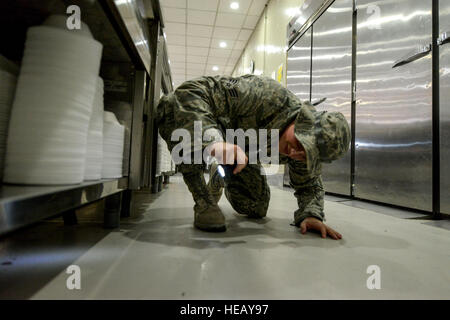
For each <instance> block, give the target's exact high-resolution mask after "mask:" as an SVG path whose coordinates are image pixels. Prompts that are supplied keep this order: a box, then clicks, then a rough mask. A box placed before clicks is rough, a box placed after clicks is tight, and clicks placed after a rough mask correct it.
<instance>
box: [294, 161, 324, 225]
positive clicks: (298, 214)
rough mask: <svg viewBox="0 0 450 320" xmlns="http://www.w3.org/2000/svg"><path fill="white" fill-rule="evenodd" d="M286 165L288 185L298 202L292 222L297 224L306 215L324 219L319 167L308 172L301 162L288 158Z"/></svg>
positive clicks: (306, 216) (322, 191)
mask: <svg viewBox="0 0 450 320" xmlns="http://www.w3.org/2000/svg"><path fill="white" fill-rule="evenodd" d="M288 165H289V177H290V185H291V187H292V188H293V189H294V190H295V193H294V195H295V197H296V198H297V203H298V209H297V210H296V211H295V212H294V224H295V225H296V226H299V225H300V223H301V222H302V221H303V220H304V219H305V218H308V217H314V218H317V219H319V220H320V221H324V220H325V214H324V212H323V198H324V194H325V192H324V190H323V185H322V177H321V175H320V167H319V168H317V171H316V172H314V173H310V172H308V171H307V169H306V164H305V163H303V162H300V161H296V160H292V159H290V160H289V162H288Z"/></svg>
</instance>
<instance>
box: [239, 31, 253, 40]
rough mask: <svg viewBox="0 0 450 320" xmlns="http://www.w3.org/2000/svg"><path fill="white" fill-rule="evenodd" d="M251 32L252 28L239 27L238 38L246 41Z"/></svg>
mask: <svg viewBox="0 0 450 320" xmlns="http://www.w3.org/2000/svg"><path fill="white" fill-rule="evenodd" d="M252 33H253V29H241V30H240V32H239V35H238V40H243V41H247V40H248V39H249V38H250V36H251V34H252Z"/></svg>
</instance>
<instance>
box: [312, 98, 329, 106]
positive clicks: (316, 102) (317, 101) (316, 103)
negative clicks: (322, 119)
mask: <svg viewBox="0 0 450 320" xmlns="http://www.w3.org/2000/svg"><path fill="white" fill-rule="evenodd" d="M325 100H327V98H322V99H319V100H314V101H311V104H312V105H313V106H318V105H319V104H321V103H322V102H324V101H325Z"/></svg>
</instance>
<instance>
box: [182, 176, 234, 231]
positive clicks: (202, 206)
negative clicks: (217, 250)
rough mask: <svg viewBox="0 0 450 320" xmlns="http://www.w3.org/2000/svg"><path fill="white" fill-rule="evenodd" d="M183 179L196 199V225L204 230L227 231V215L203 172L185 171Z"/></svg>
mask: <svg viewBox="0 0 450 320" xmlns="http://www.w3.org/2000/svg"><path fill="white" fill-rule="evenodd" d="M183 180H184V182H185V183H186V185H187V186H188V188H189V191H190V192H191V194H192V197H193V198H194V201H195V205H194V226H195V227H196V228H198V229H200V230H204V231H213V232H221V231H226V225H225V216H224V215H223V213H222V210H221V209H220V208H219V206H218V205H217V202H215V201H214V199H213V197H212V196H211V194H210V193H209V190H208V187H207V186H206V182H205V177H204V176H203V172H195V173H191V174H189V173H187V174H185V173H183Z"/></svg>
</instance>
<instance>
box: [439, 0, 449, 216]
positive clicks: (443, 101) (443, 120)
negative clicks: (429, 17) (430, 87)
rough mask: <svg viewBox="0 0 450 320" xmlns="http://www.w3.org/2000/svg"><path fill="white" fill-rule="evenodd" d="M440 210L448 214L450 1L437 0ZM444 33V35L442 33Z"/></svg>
mask: <svg viewBox="0 0 450 320" xmlns="http://www.w3.org/2000/svg"><path fill="white" fill-rule="evenodd" d="M439 33H440V34H441V35H442V39H443V40H444V39H446V38H447V40H444V42H443V43H442V44H441V45H440V47H439V54H440V58H439V65H440V66H439V69H440V70H439V71H440V116H439V118H440V126H439V127H440V156H441V212H443V213H447V214H450V161H449V159H450V38H449V37H450V2H449V1H448V0H440V2H439ZM444 33H446V35H444Z"/></svg>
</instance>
